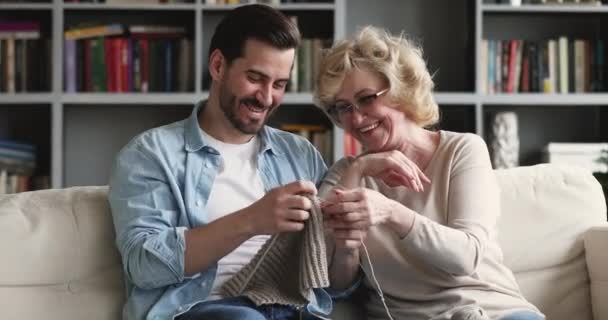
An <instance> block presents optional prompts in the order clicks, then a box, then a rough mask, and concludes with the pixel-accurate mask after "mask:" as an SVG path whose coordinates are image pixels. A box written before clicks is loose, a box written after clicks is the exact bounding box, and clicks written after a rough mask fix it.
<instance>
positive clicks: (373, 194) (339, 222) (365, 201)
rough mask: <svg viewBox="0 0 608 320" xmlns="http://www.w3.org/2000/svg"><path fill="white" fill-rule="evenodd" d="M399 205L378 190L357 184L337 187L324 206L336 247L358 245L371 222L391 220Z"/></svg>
mask: <svg viewBox="0 0 608 320" xmlns="http://www.w3.org/2000/svg"><path fill="white" fill-rule="evenodd" d="M397 205H398V203H397V202H395V201H393V200H391V199H388V198H386V197H385V196H384V195H382V194H381V193H379V192H377V191H375V190H371V189H367V188H356V189H350V190H343V189H334V190H333V191H332V193H331V194H329V196H328V197H327V198H326V199H325V200H324V201H323V203H322V204H321V207H322V209H323V214H324V218H325V226H326V228H328V229H330V230H331V232H332V235H333V237H334V238H335V241H336V248H342V249H347V248H350V249H356V248H359V246H360V245H361V241H362V240H364V239H365V237H366V235H367V231H368V229H369V228H370V227H371V226H374V225H377V224H382V223H385V222H387V221H389V219H390V218H391V215H392V213H393V212H394V210H395V208H396V206H397Z"/></svg>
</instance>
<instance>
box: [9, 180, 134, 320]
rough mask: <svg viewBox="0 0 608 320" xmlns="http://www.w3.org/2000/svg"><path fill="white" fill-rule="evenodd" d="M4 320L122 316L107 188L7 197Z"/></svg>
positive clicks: (113, 319)
mask: <svg viewBox="0 0 608 320" xmlns="http://www.w3.org/2000/svg"><path fill="white" fill-rule="evenodd" d="M0 254H1V255H2V259H1V261H2V262H1V263H0V301H2V308H0V319H5V320H13V319H45V320H55V319H57V320H70V319H104V320H105V319H107V320H117V319H120V318H121V314H122V305H123V302H124V285H123V280H122V279H123V278H122V267H121V263H120V256H119V255H118V252H117V250H116V247H115V245H114V227H113V225H112V218H111V215H110V210H109V207H108V201H107V188H106V187H78V188H69V189H61V190H60V189H57V190H45V191H37V192H26V193H21V194H15V195H9V196H0Z"/></svg>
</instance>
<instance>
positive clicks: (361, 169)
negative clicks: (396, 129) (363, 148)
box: [351, 150, 431, 192]
mask: <svg viewBox="0 0 608 320" xmlns="http://www.w3.org/2000/svg"><path fill="white" fill-rule="evenodd" d="M351 166H352V167H353V170H355V171H356V172H358V173H359V174H360V175H361V177H363V176H371V177H376V178H379V179H381V180H382V181H384V183H386V184H387V185H388V186H389V187H397V186H405V187H407V188H410V189H411V190H414V191H416V192H420V191H424V183H430V182H431V180H430V179H429V178H428V177H427V176H426V175H425V174H424V172H422V170H420V168H419V167H418V165H416V163H415V162H414V161H412V160H411V159H409V158H408V157H406V156H405V155H404V154H403V152H400V151H397V150H393V151H386V152H379V153H368V154H363V155H361V156H359V157H358V158H357V159H355V161H354V162H353V163H352V165H351Z"/></svg>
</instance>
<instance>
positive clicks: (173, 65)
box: [64, 24, 194, 92]
mask: <svg viewBox="0 0 608 320" xmlns="http://www.w3.org/2000/svg"><path fill="white" fill-rule="evenodd" d="M64 36H65V40H64V60H65V61H64V74H65V77H64V88H65V91H66V92H186V91H192V89H193V70H192V65H193V59H194V58H193V43H192V40H190V39H188V38H186V37H185V30H184V29H183V28H182V27H174V26H160V25H154V26H153V25H150V26H145V25H137V26H129V27H127V28H124V27H123V26H122V25H120V24H112V25H105V26H93V27H83V28H73V29H70V30H67V31H66V32H65V34H64Z"/></svg>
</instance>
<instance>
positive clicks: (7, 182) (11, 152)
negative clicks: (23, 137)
mask: <svg viewBox="0 0 608 320" xmlns="http://www.w3.org/2000/svg"><path fill="white" fill-rule="evenodd" d="M35 169H36V147H35V146H34V145H31V144H27V143H21V142H16V141H12V140H4V139H0V194H7V193H15V192H23V191H28V190H30V177H31V176H32V175H33V173H34V170H35Z"/></svg>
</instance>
